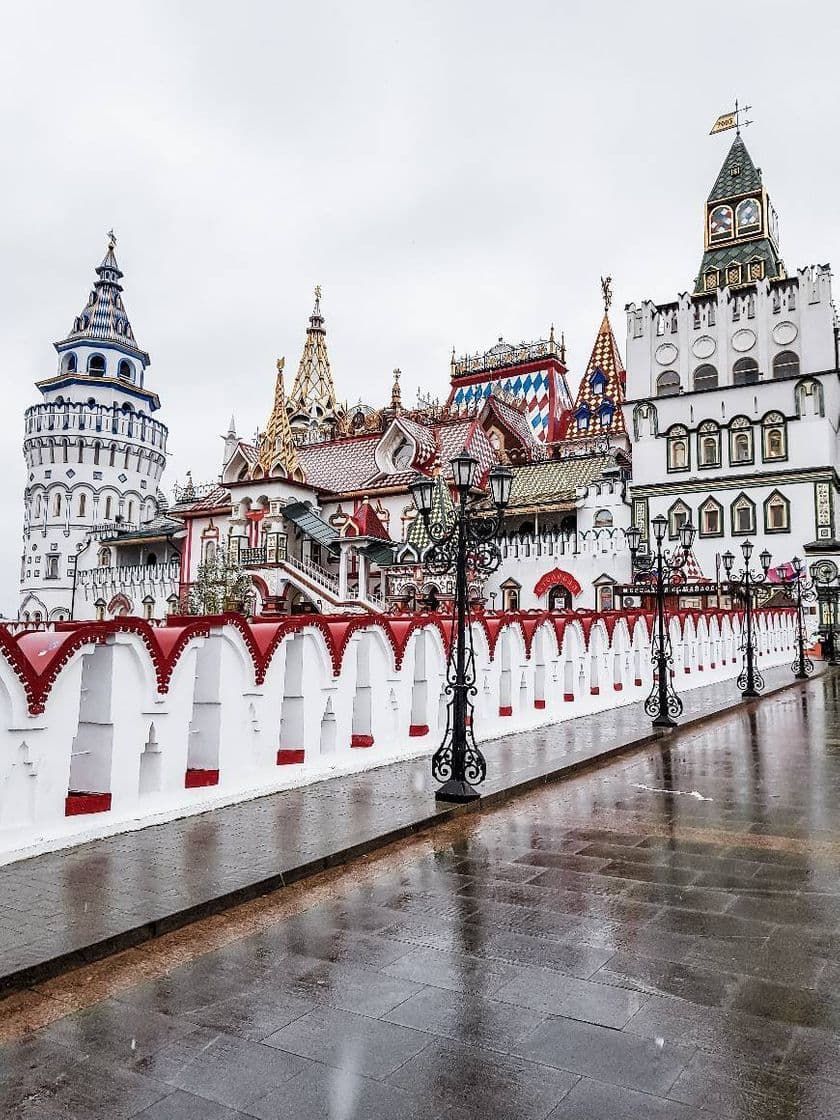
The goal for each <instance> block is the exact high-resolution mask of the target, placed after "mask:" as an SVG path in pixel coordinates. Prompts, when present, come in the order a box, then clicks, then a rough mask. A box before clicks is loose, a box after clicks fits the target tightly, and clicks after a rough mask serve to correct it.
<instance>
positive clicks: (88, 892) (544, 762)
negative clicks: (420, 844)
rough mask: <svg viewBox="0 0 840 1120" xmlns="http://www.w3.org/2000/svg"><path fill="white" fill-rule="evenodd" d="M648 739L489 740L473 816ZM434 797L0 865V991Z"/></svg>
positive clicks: (418, 783) (314, 856) (331, 807)
mask: <svg viewBox="0 0 840 1120" xmlns="http://www.w3.org/2000/svg"><path fill="white" fill-rule="evenodd" d="M765 678H766V681H767V694H768V695H769V694H771V693H772V692H773V691H774V690H776V689H778V688H780V687H785V686H790V685H791V683H792V678H791V673H790V670H789V669H788V668H787V667H780V668H777V669H771V670H768V671H766V672H765ZM683 702H684V705H685V711H684V715H683V720H682V726H683V728H686V727H688V726H690V725H691V724H692V723H694V724H696V722H697V721H703V720H706V719H708V718H709V717H715V716H719V715H720V714H721V713H722V712H725V711H727V710H730V709H732V708H734V709H736V710H738V709H740V710H744V709H745V705H744V704H743V702H742V701H741V697H740V695H739V693H738V692H737V689H736V687H735V682H734V681H725V682H722V683H719V684H714V685H709V686H705V687H702V688H696V689H693V690H691V691H689V692H686V693H684V695H683ZM759 703H761V701H759ZM651 739H652V735H651V726H650V721H649V720H648V718H647V717H646V716H645V714H644V712H643V710H642V706H641V704H634V705H632V706H624V707H619V708H616V709H614V710H612V711H609V712H602V713H598V714H595V715H591V716H584V717H581V718H579V719H576V720H570V721H566V722H564V723H560V724H555V725H552V726H551V727H547V728H543V729H540V730H537V731H534V732H527V733H522V734H517V735H510V736H507V737H505V738H502V739H497V740H494V741H493V742H492V743H487V744H485V745H484V748H483V749H484V751H485V753H486V756H487V761H488V773H489V776H488V779H487V781H486V782H485V784H484V787H483V794H484V797H483V800H482V804H484V805H488V804H494V803H499V802H500V801H501V800H503V799H504V798H506V797H508V796H511V795H512V794H514V793H516V792H523V791H525V790H527V789H529V788H533V787H534V786H536V785H538V784H540V783H542V782H544V781H550V780H554V779H556V778H558V777H562V776H563V775H564V774H569V773H572V772H574V770H576V769H579V768H580V767H581V766H582V765H586V764H587V763H588V762H590V761H591V760H593V759H606V758H608V757H610V756H611V755H613V754H615V753H616V752H621V751H625V750H628V749H632V748H634V747H638V746H641V745H644V744H645V743H648V742H650V741H651ZM433 789H434V785H433V783H432V781H431V777H430V774H429V760H428V759H427V758H423V759H419V760H413V761H410V762H405V763H399V764H394V765H390V766H388V767H383V768H381V769H377V770H372V771H367V772H365V773H361V774H354V775H350V776H345V777H340V778H335V779H331V780H328V781H324V782H320V783H317V784H314V785H310V786H304V787H302V788H297V789H293V790H286V791H283V792H281V793H277V794H273V795H269V796H266V797H261V798H258V799H256V800H253V801H248V802H244V803H240V804H238V805H233V806H229V807H225V808H220V809H215V810H213V811H212V812H209V813H205V814H202V815H200V816H193V817H187V818H184V819H181V820H177V821H171V822H168V823H166V824H160V825H154V826H150V827H148V828H146V829H142V830H140V831H136V832H129V833H124V834H121V835H117V836H112V837H108V838H105V839H101V840H96V841H93V842H91V843H87V844H83V845H79V846H78V847H76V848H72V849H64V850H61V851H58V852H54V853H48V854H45V855H40V856H35V857H32V858H30V859H26V860H21V861H19V862H16V863H12V864H8V865H6V866H5V867H2V868H0V990H5V989H12V988H16V987H22V986H25V985H27V984H30V983H33V982H35V981H36V980H39V979H44V978H46V977H48V976H50V975H56V974H57V973H59V972H61V971H63V970H65V969H67V968H70V967H73V966H75V965H77V964H79V963H81V962H82V961H85V960H92V959H95V958H97V957H101V956H104V955H107V954H108V953H112V952H116V951H118V950H121V949H125V948H127V947H129V946H131V945H134V944H138V943H140V942H142V941H144V940H146V939H148V938H150V937H155V936H158V935H159V934H161V933H163V932H165V931H166V930H168V929H173V928H176V927H178V926H180V925H184V924H186V923H188V922H190V921H194V920H196V919H197V918H200V917H201V916H203V915H206V914H208V913H212V912H214V911H218V910H221V909H224V908H227V907H230V906H233V905H235V904H237V903H239V902H242V901H245V900H247V899H249V898H253V897H256V896H257V895H259V894H261V893H264V892H266V891H269V890H273V889H276V888H278V887H281V886H284V885H287V884H289V883H291V882H294V881H296V880H300V879H302V878H304V877H306V876H308V875H312V874H315V873H317V872H318V871H321V870H323V869H324V868H326V867H329V866H335V865H337V864H340V863H342V862H345V861H347V860H349V859H352V858H354V857H355V856H358V855H361V854H363V853H365V852H368V851H371V850H373V849H374V848H376V847H380V846H382V845H384V844H387V843H389V842H392V841H393V840H396V839H398V838H400V837H402V836H405V835H408V834H410V833H412V832H416V831H418V830H420V829H423V828H427V827H430V826H431V825H433V824H434V823H436V822H438V821H440V820H442V819H446V818H450V817H452V816H453V815H454V814H456V813H458V812H463V811H464V808H463V807H453V806H445V807H444V806H440V807H439V806H437V805H436V803H435V801H434V799H433V796H432V794H433ZM476 807H477V806H476V805H475V804H474V805H473V806H472V807H471V808H473V809H475V808H476Z"/></svg>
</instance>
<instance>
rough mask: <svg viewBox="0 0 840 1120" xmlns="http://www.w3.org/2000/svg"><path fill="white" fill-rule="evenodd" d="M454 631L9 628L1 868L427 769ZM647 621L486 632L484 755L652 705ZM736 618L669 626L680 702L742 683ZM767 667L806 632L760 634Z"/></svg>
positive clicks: (621, 616)
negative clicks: (389, 771) (113, 836)
mask: <svg viewBox="0 0 840 1120" xmlns="http://www.w3.org/2000/svg"><path fill="white" fill-rule="evenodd" d="M451 626H452V622H451V619H449V618H445V617H443V616H441V615H435V614H410V615H409V614H405V615H358V616H351V615H336V616H325V615H305V616H297V617H291V618H286V619H282V620H277V621H264V622H261V621H259V620H257V621H254V622H247V621H246V620H245V619H244V618H242V617H241V616H239V615H222V616H219V617H212V618H181V619H172V620H171V622H170V624H169V625H166V626H155V625H151V624H149V623H147V622H145V621H143V620H141V619H138V618H121V619H114V620H112V621H108V622H93V623H78V624H76V623H65V624H60V625H57V626H55V628H53V629H46V630H44V629H33V630H28V629H22V628H20V627H9V628H0V860H4V859H10V858H18V857H20V856H22V855H25V854H30V853H32V852H35V851H42V850H47V849H50V848H55V847H58V846H61V845H64V844H68V843H74V842H77V841H79V840H82V839H87V838H90V837H92V836H97V835H105V834H107V833H109V832H118V831H122V830H125V829H129V828H136V827H140V826H142V825H143V824H147V823H151V822H153V821H159V820H164V819H171V818H173V817H177V816H185V815H188V814H190V813H194V812H200V811H203V810H205V809H207V808H210V807H212V806H214V805H220V804H228V803H231V802H235V801H238V800H242V799H245V798H248V797H254V796H258V795H259V794H262V793H269V792H272V791H275V790H278V789H282V788H286V787H289V786H293V785H300V784H304V783H306V782H310V781H314V780H317V779H319V778H323V777H326V776H329V775H334V774H337V773H346V772H351V771H356V770H363V769H368V768H370V767H372V766H378V765H382V764H384V763H387V762H392V761H398V760H400V759H404V758H410V757H413V756H416V755H418V754H430V753H431V752H432V751H433V750H434V749H435V748H436V747H437V745H438V743H439V741H440V737H441V735H442V732H443V729H444V727H445V723H446V703H445V697H444V695H443V685H444V681H445V675H446V659H447V651H448V649H449V648H450V644H451ZM651 626H652V616H651V615H650V614H649V613H647V612H642V611H623V612H617V611H615V612H608V613H604V614H597V613H595V612H568V613H560V612H551V613H546V612H540V611H530V612H529V611H524V612H517V613H486V614H476V615H475V616H474V617H473V619H472V624H471V634H472V644H473V649H474V656H475V666H476V689H477V693H476V697H475V728H474V730H475V735H476V738H477V739H478V740H480V741H483V740H487V739H492V738H495V737H498V736H500V735H504V734H508V733H510V732H516V731H526V730H529V729H532V728H535V727H540V726H545V725H547V724H554V723H558V722H561V721H563V720H567V719H571V718H574V717H575V716H579V715H584V714H588V713H590V712H597V711H603V710H605V709H609V708H613V707H616V706H617V705H620V704H630V703H634V702H638V701H640V700H642V699H644V698H645V697H646V695H647V693H648V691H649V690H650V687H651V682H652V677H651V673H652V670H651V664H650V628H651ZM741 626H742V614H741V613H740V612H730V611H719V610H714V611H707V612H700V611H680V612H678V613H676V614H674V615H673V616H672V617H671V619H670V632H671V642H672V647H673V653H674V675H675V684H676V687H677V690H678V691H679V692H682V691H685V690H686V689H689V688H692V687H697V686H699V685H703V684H707V683H712V682H714V681H719V680H725V679H731V678H733V677H735V676H737V674H738V672H739V670H740V664H741V657H740V652H739V649H740V644H741ZM756 627H757V629H756V645H757V649H758V664H759V666H760V667H763V668H769V667H771V666H773V665H780V664H786V663H790V662H792V661H793V658H794V640H795V614H794V612H793V611H790V610H768V611H759V612H757V615H756Z"/></svg>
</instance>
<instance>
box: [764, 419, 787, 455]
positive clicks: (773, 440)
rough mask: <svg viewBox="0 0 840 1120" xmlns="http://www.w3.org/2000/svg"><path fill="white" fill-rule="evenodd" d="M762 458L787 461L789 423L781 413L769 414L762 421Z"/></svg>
mask: <svg viewBox="0 0 840 1120" xmlns="http://www.w3.org/2000/svg"><path fill="white" fill-rule="evenodd" d="M761 457H762V459H763V460H764V461H765V462H767V461H768V460H772V459H787V423H786V422H785V418H784V416H782V414H781V412H768V413H767V415H766V416H765V417H764V419H763V420H762V421H761Z"/></svg>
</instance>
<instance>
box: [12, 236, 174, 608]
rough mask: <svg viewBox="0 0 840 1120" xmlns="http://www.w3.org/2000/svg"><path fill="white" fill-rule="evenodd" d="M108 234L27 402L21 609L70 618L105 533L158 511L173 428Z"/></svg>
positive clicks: (142, 520) (139, 522)
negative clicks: (153, 386)
mask: <svg viewBox="0 0 840 1120" xmlns="http://www.w3.org/2000/svg"><path fill="white" fill-rule="evenodd" d="M115 244H116V242H115V238H114V235H113V234H109V237H108V248H107V251H106V253H105V259H104V260H103V261H102V263H101V264H100V266H99V267H98V268H97V269H96V274H97V279H96V280H95V281H94V284H93V287H92V289H91V292H90V296H89V297H88V301H87V303H86V305H85V307H84V309H83V310H82V312H81V313H80V314H79V315H78V316H77V317H76V319H75V321H74V323H73V327H72V329H71V331H70V333H69V334H68V335H67V337H66V338H64V339H62V341H61V342H56V343H55V348H56V350H57V351H58V371H57V372H56V373H55V374H53V375H52V376H51V377H48V378H45V379H44V380H43V381H38V382H37V383H36V386H37V388H38V390H39V392H40V393H41V397H42V399H41V401H40V403H39V404H36V405H33V406H32V407H31V408H28V409H27V410H26V428H25V438H24V444H23V449H24V455H25V457H26V470H27V479H26V490H25V492H24V503H25V509H24V526H23V553H22V556H21V575H20V584H21V603H20V612H19V613H20V617H21V618H22V619H25V620H28V621H35V620H44V621H46V620H48V619H53V620H59V619H68V618H70V617H71V612H72V611H73V607H74V602H73V600H74V594H75V591H76V567H77V565H78V564H79V563H80V562H81V559H82V557H83V556H84V554H86V553H87V552H88V551H90V550H91V549H94V548H96V540H97V539H98V537H100V536H101V535H102V534H103V532H105V533H106V534H107V533H108V532H109V531H116V532H119V531H120V530H122V529H129V528H130V527H131V526H132V525H133V526H141V525H143V524H145V523H146V522H148V521H151V520H152V519H153V518H154V517H155V516H156V514H157V512H158V507H159V489H158V487H159V484H160V478H161V475H162V474H163V468H164V466H165V464H166V439H167V429H166V427H165V425H163V424H161V423H160V421H159V420H156V419H154V414H155V413H156V412H157V411H158V409H159V408H160V401H159V400H158V397H157V395H156V394H155V393H153V392H150V391H149V390H148V389H147V388H146V387H145V377H146V370H147V368H148V365H149V355H148V354H147V353H146V352H145V351H144V350H141V349H140V347H139V346H138V345H137V341H136V339H135V338H134V332H133V331H132V329H131V324H130V323H129V321H128V316H127V314H126V311H125V307H124V305H123V301H122V285H121V284H120V281H121V280H122V276H123V274H122V272H121V271H120V268H119V265H118V264H117V259H116V257H115V255H114V248H115Z"/></svg>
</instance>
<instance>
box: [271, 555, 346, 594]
mask: <svg viewBox="0 0 840 1120" xmlns="http://www.w3.org/2000/svg"><path fill="white" fill-rule="evenodd" d="M278 565H279V567H281V568H288V569H289V570H290V571H291V572H295V573H297V574H298V575H302V576H306V577H307V578H308V579H310V580H311V581H312V582H313V583H317V584H318V586H319V587H324V588H326V590H327V591H330V592H331V593H332V594H333V595H335V596H336V597H337V596H338V580H337V579H336V577H335V576H334V575H332V574H331V573H330V572H328V571H326V569H324V568H322V567H321V566H320V565H319V564H315V563H313V561H311V560H302V559H292V557H291V556H286V557H284V558H283V559H282V560H280V561H278Z"/></svg>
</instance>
